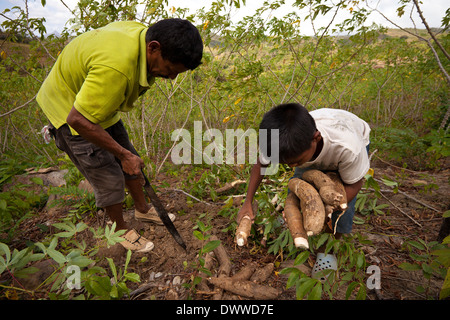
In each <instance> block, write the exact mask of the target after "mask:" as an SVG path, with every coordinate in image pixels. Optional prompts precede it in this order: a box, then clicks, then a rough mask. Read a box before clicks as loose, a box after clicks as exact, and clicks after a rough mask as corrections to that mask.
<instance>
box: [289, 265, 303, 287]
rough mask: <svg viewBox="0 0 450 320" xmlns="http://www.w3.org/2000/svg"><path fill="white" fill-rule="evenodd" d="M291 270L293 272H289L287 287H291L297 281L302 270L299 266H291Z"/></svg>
mask: <svg viewBox="0 0 450 320" xmlns="http://www.w3.org/2000/svg"><path fill="white" fill-rule="evenodd" d="M289 269H290V270H291V273H290V274H289V277H288V280H287V282H286V289H289V288H290V287H292V286H293V285H294V284H296V283H297V281H298V277H299V275H300V270H298V269H297V268H289Z"/></svg>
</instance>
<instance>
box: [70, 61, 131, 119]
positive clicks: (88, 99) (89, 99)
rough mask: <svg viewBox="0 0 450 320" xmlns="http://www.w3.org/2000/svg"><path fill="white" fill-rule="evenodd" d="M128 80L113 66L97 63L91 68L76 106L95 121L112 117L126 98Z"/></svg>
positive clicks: (77, 97)
mask: <svg viewBox="0 0 450 320" xmlns="http://www.w3.org/2000/svg"><path fill="white" fill-rule="evenodd" d="M127 85H128V80H127V78H126V77H125V75H124V74H123V73H121V72H119V71H117V70H115V69H113V68H110V67H107V66H102V65H95V66H93V67H91V68H90V69H89V72H88V74H87V76H86V79H85V81H84V83H83V85H82V86H81V89H80V91H79V92H78V94H77V95H76V97H75V102H74V107H75V109H77V111H78V112H80V113H81V114H82V115H83V116H84V117H86V118H87V119H88V120H89V121H91V122H93V123H101V122H103V121H105V120H107V119H108V118H110V117H112V116H113V115H114V114H115V113H116V112H117V111H118V109H119V107H120V105H121V104H122V103H123V101H124V100H125V92H126V90H127Z"/></svg>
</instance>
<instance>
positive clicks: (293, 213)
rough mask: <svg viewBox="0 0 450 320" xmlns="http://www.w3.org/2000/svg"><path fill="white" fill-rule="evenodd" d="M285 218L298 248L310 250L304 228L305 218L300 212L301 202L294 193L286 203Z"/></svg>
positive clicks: (290, 194) (287, 198) (289, 195)
mask: <svg viewBox="0 0 450 320" xmlns="http://www.w3.org/2000/svg"><path fill="white" fill-rule="evenodd" d="M284 217H285V219H286V222H287V224H288V228H289V231H290V232H291V235H292V238H293V239H294V244H295V246H296V247H297V248H304V249H308V248H309V245H308V236H307V234H306V231H305V229H304V228H303V216H302V213H301V212H300V200H299V199H298V197H297V196H296V195H295V193H294V192H290V193H289V194H288V195H287V197H286V201H285V203H284Z"/></svg>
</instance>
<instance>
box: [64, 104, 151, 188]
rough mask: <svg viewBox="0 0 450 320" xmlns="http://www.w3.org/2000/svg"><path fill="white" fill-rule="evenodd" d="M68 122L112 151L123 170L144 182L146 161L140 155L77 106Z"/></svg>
mask: <svg viewBox="0 0 450 320" xmlns="http://www.w3.org/2000/svg"><path fill="white" fill-rule="evenodd" d="M67 123H68V124H69V125H70V126H71V127H72V128H74V129H75V131H77V132H78V134H80V135H81V136H82V137H83V138H85V139H86V140H88V141H90V142H92V143H94V144H96V145H97V146H99V147H100V148H103V149H105V150H107V151H109V152H111V153H112V154H113V155H114V156H115V157H116V158H117V159H119V160H120V162H121V164H122V170H123V171H124V172H125V173H127V174H129V175H135V176H138V177H140V180H142V182H144V177H143V176H142V171H141V169H142V168H143V167H144V161H143V160H142V159H141V158H140V157H139V156H137V155H135V154H133V153H132V152H131V151H129V150H127V149H125V148H124V147H122V146H121V145H120V144H118V143H117V142H116V141H115V140H114V139H113V138H112V137H111V136H110V135H109V134H108V133H107V132H106V131H105V130H104V129H103V128H102V127H101V126H100V125H98V124H94V123H92V122H90V121H89V120H88V119H86V118H85V117H84V116H83V115H82V114H81V113H79V112H78V111H77V110H76V109H75V107H73V108H72V110H71V111H70V113H69V116H68V117H67Z"/></svg>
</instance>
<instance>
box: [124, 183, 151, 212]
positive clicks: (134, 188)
mask: <svg viewBox="0 0 450 320" xmlns="http://www.w3.org/2000/svg"><path fill="white" fill-rule="evenodd" d="M125 184H126V186H127V188H128V191H129V192H130V194H131V197H132V198H133V200H134V207H135V208H136V210H137V211H139V212H148V210H150V206H149V205H148V203H147V201H146V200H145V194H144V191H143V190H142V182H141V181H140V179H133V180H125Z"/></svg>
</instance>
